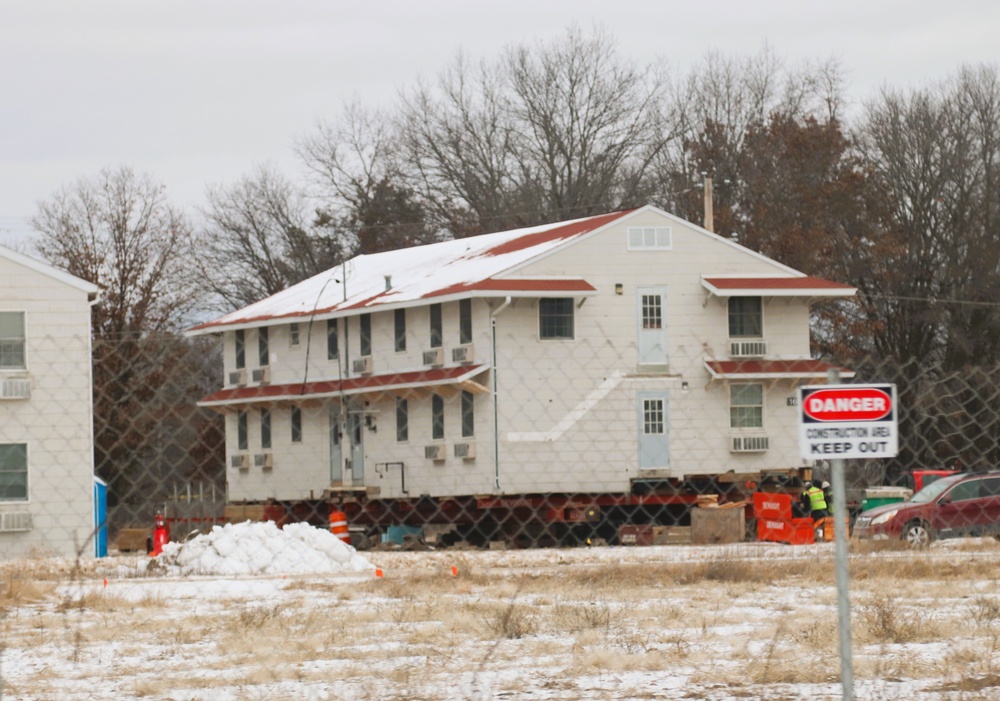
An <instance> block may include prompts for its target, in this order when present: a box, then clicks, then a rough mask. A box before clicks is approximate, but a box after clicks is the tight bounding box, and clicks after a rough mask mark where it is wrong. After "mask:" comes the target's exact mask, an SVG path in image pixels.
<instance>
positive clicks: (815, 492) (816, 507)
mask: <svg viewBox="0 0 1000 701" xmlns="http://www.w3.org/2000/svg"><path fill="white" fill-rule="evenodd" d="M806 496H808V497H809V508H810V509H812V510H813V511H826V497H824V496H823V490H822V489H820V488H819V487H810V488H809V489H807V490H806Z"/></svg>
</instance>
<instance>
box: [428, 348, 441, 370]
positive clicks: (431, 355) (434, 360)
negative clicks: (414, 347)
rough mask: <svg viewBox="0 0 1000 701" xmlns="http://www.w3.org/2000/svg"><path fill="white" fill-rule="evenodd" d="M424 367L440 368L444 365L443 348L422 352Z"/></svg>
mask: <svg viewBox="0 0 1000 701" xmlns="http://www.w3.org/2000/svg"><path fill="white" fill-rule="evenodd" d="M424 365H433V366H434V367H440V366H442V365H444V348H432V349H431V350H426V351H424Z"/></svg>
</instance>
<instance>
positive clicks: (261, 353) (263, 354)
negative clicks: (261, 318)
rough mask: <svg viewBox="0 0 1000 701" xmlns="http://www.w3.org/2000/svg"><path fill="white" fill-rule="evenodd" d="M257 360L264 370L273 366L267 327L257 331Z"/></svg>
mask: <svg viewBox="0 0 1000 701" xmlns="http://www.w3.org/2000/svg"><path fill="white" fill-rule="evenodd" d="M257 360H258V361H260V366H261V367H262V368H264V367H267V366H268V365H270V364H271V350H270V344H269V343H268V331H267V327H266V326H262V327H260V328H259V329H257Z"/></svg>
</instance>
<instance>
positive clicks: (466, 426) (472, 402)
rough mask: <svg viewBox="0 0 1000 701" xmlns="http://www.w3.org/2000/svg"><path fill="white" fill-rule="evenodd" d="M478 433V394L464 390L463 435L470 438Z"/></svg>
mask: <svg viewBox="0 0 1000 701" xmlns="http://www.w3.org/2000/svg"><path fill="white" fill-rule="evenodd" d="M474 435H476V396H475V395H474V394H473V393H472V392H466V391H465V390H463V391H462V437H463V438H470V437H472V436H474Z"/></svg>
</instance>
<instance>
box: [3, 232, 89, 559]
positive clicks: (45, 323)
mask: <svg viewBox="0 0 1000 701" xmlns="http://www.w3.org/2000/svg"><path fill="white" fill-rule="evenodd" d="M97 293H98V289H97V287H96V286H95V285H92V284H91V283H89V282H85V281H84V280H81V279H79V278H76V277H74V276H72V275H70V274H68V273H66V272H64V271H62V270H58V269H56V268H53V267H52V266H50V265H47V264H46V263H42V262H40V261H37V260H35V259H34V258H30V257H28V256H25V255H22V254H20V253H17V252H15V251H11V250H9V249H6V248H4V247H0V557H11V556H16V555H23V554H26V553H33V552H37V553H40V554H56V555H62V556H73V555H76V554H77V553H80V554H81V555H84V556H92V555H93V553H94V543H93V537H92V536H93V533H94V527H95V523H94V446H93V418H92V390H91V385H92V382H91V343H90V338H91V335H90V311H91V305H92V303H93V302H94V300H96V299H97Z"/></svg>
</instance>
